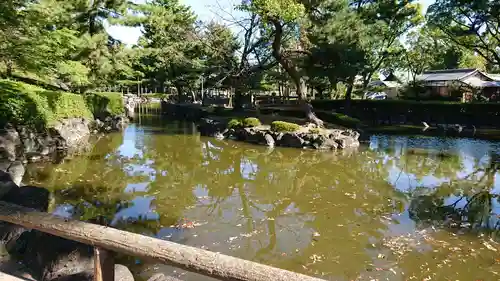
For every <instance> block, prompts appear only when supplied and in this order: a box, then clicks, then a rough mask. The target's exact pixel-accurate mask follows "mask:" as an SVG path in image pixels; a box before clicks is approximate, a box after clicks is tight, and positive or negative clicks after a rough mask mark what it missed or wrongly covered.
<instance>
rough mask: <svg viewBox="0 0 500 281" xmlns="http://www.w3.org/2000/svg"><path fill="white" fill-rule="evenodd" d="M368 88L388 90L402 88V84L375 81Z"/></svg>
mask: <svg viewBox="0 0 500 281" xmlns="http://www.w3.org/2000/svg"><path fill="white" fill-rule="evenodd" d="M368 86H383V87H387V88H398V87H401V84H400V83H398V82H396V81H387V80H375V81H371V82H370V83H368Z"/></svg>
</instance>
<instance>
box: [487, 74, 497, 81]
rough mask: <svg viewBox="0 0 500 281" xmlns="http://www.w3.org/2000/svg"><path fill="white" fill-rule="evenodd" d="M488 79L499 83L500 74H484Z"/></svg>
mask: <svg viewBox="0 0 500 281" xmlns="http://www.w3.org/2000/svg"><path fill="white" fill-rule="evenodd" d="M486 75H487V76H488V77H490V78H491V79H493V80H495V81H500V74H490V73H488V74H486Z"/></svg>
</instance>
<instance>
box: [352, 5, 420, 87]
mask: <svg viewBox="0 0 500 281" xmlns="http://www.w3.org/2000/svg"><path fill="white" fill-rule="evenodd" d="M414 2H415V1H401V0H398V1H394V0H382V1H372V0H369V1H366V0H354V1H351V2H350V6H351V8H352V9H354V11H355V12H356V13H357V14H358V15H359V17H360V20H361V21H362V22H363V24H365V25H366V31H365V33H362V34H360V35H361V36H362V37H364V38H362V40H361V41H360V42H361V44H360V48H362V49H364V50H365V57H366V61H365V65H364V66H363V70H362V71H361V73H360V74H361V75H362V77H363V85H364V87H366V86H367V85H368V82H370V80H371V78H372V76H373V74H374V73H375V72H377V71H379V70H380V69H381V68H382V67H384V65H385V64H388V63H389V62H390V60H391V59H395V58H397V56H398V55H399V54H400V53H401V51H402V46H401V44H400V41H399V40H400V39H401V37H402V36H403V35H404V34H406V33H407V32H408V31H409V30H411V29H412V28H414V27H416V26H417V25H419V24H420V23H421V22H422V19H423V16H422V13H421V6H420V4H418V3H414Z"/></svg>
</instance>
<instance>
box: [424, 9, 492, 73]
mask: <svg viewBox="0 0 500 281" xmlns="http://www.w3.org/2000/svg"><path fill="white" fill-rule="evenodd" d="M427 17H428V20H429V22H430V23H431V24H432V25H434V26H436V27H438V28H439V29H441V30H442V31H443V32H444V34H446V35H447V37H448V38H449V40H451V41H453V42H454V43H455V44H457V45H459V46H462V47H464V48H466V49H469V50H471V51H474V52H476V53H477V54H478V55H480V56H482V57H483V58H484V59H485V60H487V61H488V62H490V63H492V64H495V65H497V66H498V65H500V49H498V46H499V45H500V2H498V1H495V0H477V1H472V0H437V1H436V2H435V4H433V5H431V6H430V7H429V10H428V13H427Z"/></svg>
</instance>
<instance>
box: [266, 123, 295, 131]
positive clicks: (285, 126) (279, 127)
mask: <svg viewBox="0 0 500 281" xmlns="http://www.w3.org/2000/svg"><path fill="white" fill-rule="evenodd" d="M299 129H300V126H299V125H297V124H295V123H289V122H285V121H274V122H272V123H271V130H272V131H275V132H295V131H298V130H299Z"/></svg>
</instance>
